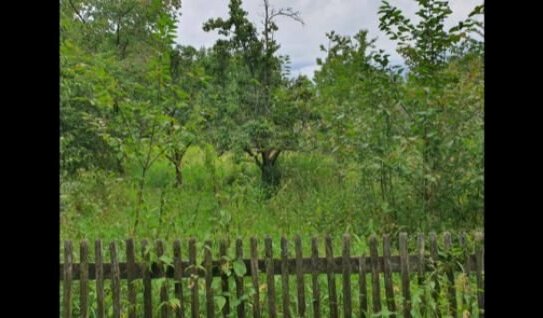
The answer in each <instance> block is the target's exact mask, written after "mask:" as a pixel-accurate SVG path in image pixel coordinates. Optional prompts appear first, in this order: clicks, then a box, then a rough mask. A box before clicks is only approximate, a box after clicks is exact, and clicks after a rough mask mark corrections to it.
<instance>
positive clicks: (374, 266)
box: [370, 235, 381, 314]
mask: <svg viewBox="0 0 543 318" xmlns="http://www.w3.org/2000/svg"><path fill="white" fill-rule="evenodd" d="M370 257H371V285H372V288H371V300H372V304H373V306H372V309H373V313H374V314H376V313H378V312H380V311H381V284H380V282H379V258H378V257H379V256H378V254H377V237H376V236H375V235H372V236H371V237H370Z"/></svg>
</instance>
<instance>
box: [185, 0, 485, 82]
mask: <svg viewBox="0 0 543 318" xmlns="http://www.w3.org/2000/svg"><path fill="white" fill-rule="evenodd" d="M389 2H390V4H391V5H393V6H397V7H399V8H400V9H402V10H403V11H404V12H405V14H406V16H407V17H408V18H411V19H413V20H414V21H417V20H416V18H417V17H416V16H415V11H416V10H417V3H416V2H415V1H414V0H395V1H394V0H390V1H389ZM228 3H229V1H228V0H206V1H202V0H184V1H183V7H182V9H181V13H182V16H181V19H180V24H179V29H178V42H179V43H180V44H185V45H187V44H188V45H192V46H195V47H197V48H199V47H201V46H205V47H210V46H211V45H213V43H214V42H215V40H216V39H217V38H218V34H217V33H216V32H209V33H207V32H204V31H203V30H202V25H203V23H204V22H205V21H207V20H208V19H210V18H216V17H224V18H226V17H227V15H228ZM270 3H271V5H272V6H273V7H275V8H284V7H292V8H293V9H294V10H298V11H300V12H301V16H302V18H303V20H304V22H305V25H304V26H302V25H300V24H299V23H297V22H295V21H292V20H289V19H286V18H280V19H279V20H277V24H278V26H279V31H278V32H277V34H276V39H277V40H278V42H279V43H280V44H281V48H280V51H279V52H280V54H283V55H289V56H290V60H291V68H292V71H291V74H292V75H293V76H296V75H297V74H300V73H301V74H306V75H308V76H309V77H312V75H313V74H312V73H313V71H314V70H316V69H317V68H318V66H317V65H316V59H317V57H323V56H324V54H323V53H322V52H321V51H320V49H319V46H320V45H321V44H324V45H326V44H327V39H326V36H325V33H327V32H329V31H331V30H335V31H336V33H339V34H342V35H354V34H356V32H358V31H359V30H361V29H366V30H368V31H369V37H370V38H378V40H377V42H376V45H377V48H380V49H384V50H385V51H386V52H387V53H389V54H390V55H391V61H392V62H393V63H397V64H399V63H401V62H402V59H401V58H400V57H399V56H398V54H397V53H396V47H395V43H394V42H392V41H390V40H388V38H387V37H386V35H385V34H383V33H382V32H381V31H379V27H378V25H379V18H378V15H377V11H378V8H379V6H380V4H381V1H379V0H270ZM449 3H450V7H451V9H452V11H453V14H452V15H451V16H450V19H449V21H447V22H446V27H451V26H453V25H454V24H456V23H457V22H458V21H460V20H461V19H464V18H466V17H467V15H468V14H469V12H470V11H471V10H472V9H473V8H474V7H475V6H476V5H479V4H481V3H482V0H453V1H450V2H449ZM243 8H244V9H245V11H248V12H249V18H250V19H251V21H253V23H255V24H256V25H257V26H258V27H260V26H261V21H262V12H263V5H262V0H245V1H244V2H243Z"/></svg>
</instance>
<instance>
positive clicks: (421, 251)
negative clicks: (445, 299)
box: [408, 233, 427, 317]
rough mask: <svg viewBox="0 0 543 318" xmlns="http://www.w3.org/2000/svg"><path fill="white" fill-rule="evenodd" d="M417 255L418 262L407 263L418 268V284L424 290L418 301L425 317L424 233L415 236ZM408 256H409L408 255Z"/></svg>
mask: <svg viewBox="0 0 543 318" xmlns="http://www.w3.org/2000/svg"><path fill="white" fill-rule="evenodd" d="M417 257H418V259H417V260H418V263H417V264H413V262H409V264H410V265H411V266H412V267H413V268H415V267H416V268H417V269H418V286H419V288H421V289H422V290H424V294H423V297H422V300H421V303H420V313H421V315H422V316H423V317H426V305H427V304H426V289H425V288H424V280H425V276H424V274H425V272H426V264H425V257H424V234H422V233H420V234H419V235H418V237H417ZM408 258H409V257H408Z"/></svg>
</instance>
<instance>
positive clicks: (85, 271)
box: [79, 240, 89, 318]
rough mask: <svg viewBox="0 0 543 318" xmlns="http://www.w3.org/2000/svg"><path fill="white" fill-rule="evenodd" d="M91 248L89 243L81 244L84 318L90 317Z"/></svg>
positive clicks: (80, 286)
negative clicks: (89, 258)
mask: <svg viewBox="0 0 543 318" xmlns="http://www.w3.org/2000/svg"><path fill="white" fill-rule="evenodd" d="M88 257H89V248H88V244H87V241H85V240H83V241H81V242H80V243H79V263H80V266H79V271H80V275H81V276H80V277H81V278H80V281H79V311H80V313H81V314H80V315H81V317H82V318H88V317H89V264H88V262H89V260H88Z"/></svg>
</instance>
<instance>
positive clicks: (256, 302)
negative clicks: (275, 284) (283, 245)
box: [249, 237, 261, 318]
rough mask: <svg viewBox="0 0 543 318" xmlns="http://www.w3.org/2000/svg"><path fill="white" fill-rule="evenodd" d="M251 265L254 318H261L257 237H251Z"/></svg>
mask: <svg viewBox="0 0 543 318" xmlns="http://www.w3.org/2000/svg"><path fill="white" fill-rule="evenodd" d="M250 247H251V263H250V267H249V269H250V270H249V272H250V273H251V280H252V282H253V288H254V291H255V293H254V295H253V317H254V318H260V316H261V315H260V285H259V283H258V249H257V247H258V241H257V240H256V238H255V237H251V246H250Z"/></svg>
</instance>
